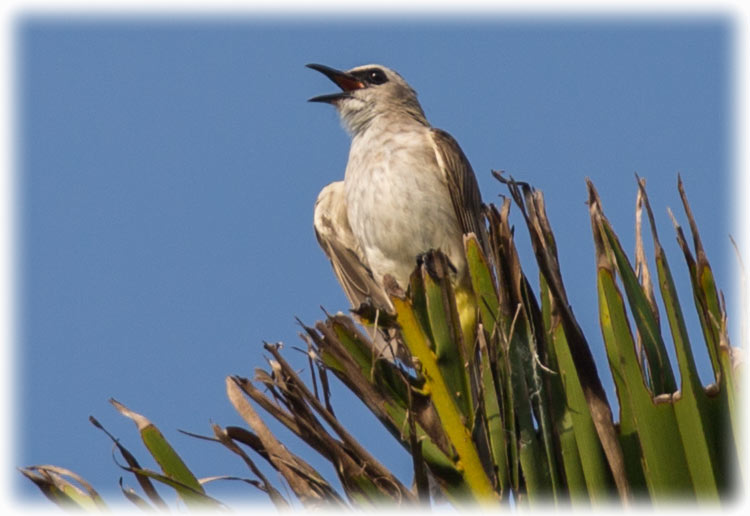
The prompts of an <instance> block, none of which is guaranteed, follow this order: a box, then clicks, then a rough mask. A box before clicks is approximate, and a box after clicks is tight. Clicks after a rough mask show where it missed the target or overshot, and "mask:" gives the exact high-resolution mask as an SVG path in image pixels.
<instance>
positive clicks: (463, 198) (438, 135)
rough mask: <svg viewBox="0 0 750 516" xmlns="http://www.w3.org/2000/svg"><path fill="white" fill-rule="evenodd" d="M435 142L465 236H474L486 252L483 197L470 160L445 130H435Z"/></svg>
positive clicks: (433, 130) (433, 134)
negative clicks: (470, 234)
mask: <svg viewBox="0 0 750 516" xmlns="http://www.w3.org/2000/svg"><path fill="white" fill-rule="evenodd" d="M432 139H433V142H434V144H435V152H436V153H437V157H438V164H439V165H440V166H441V168H442V169H443V172H444V174H445V178H446V180H447V182H448V190H449V191H450V195H451V201H452V202H453V209H454V210H455V211H456V217H457V218H458V221H459V223H460V224H461V230H462V231H463V232H464V234H467V233H474V234H475V235H476V237H477V239H478V240H479V244H480V245H481V246H482V248H483V249H485V250H486V249H487V247H486V241H487V237H486V234H485V233H486V229H485V226H484V222H483V220H484V219H483V218H482V196H481V194H480V193H479V185H478V184H477V178H476V177H475V176H474V170H472V168H471V164H470V163H469V160H468V159H466V155H465V154H464V152H463V151H462V150H461V147H459V145H458V142H456V140H455V139H454V138H453V137H452V136H451V135H450V134H448V133H446V132H445V131H443V130H441V129H432Z"/></svg>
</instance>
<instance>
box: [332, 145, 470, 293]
mask: <svg viewBox="0 0 750 516" xmlns="http://www.w3.org/2000/svg"><path fill="white" fill-rule="evenodd" d="M397 158H398V157H396V158H394V157H392V159H390V160H387V159H382V157H381V159H377V156H376V157H373V158H372V159H369V160H368V162H369V163H370V164H369V165H368V166H365V167H360V168H359V169H356V170H355V172H356V173H354V174H352V173H350V170H347V178H346V181H345V184H346V194H347V205H348V212H349V221H350V224H351V226H352V232H353V233H354V235H355V237H356V238H357V240H358V241H359V242H360V245H361V248H362V251H363V253H364V255H365V257H366V258H367V262H368V264H369V265H370V268H371V270H372V272H373V274H374V276H375V278H376V279H377V280H378V281H382V278H383V276H384V275H385V274H390V275H391V276H393V277H394V278H395V279H396V281H397V282H398V284H399V285H400V286H401V287H402V288H404V289H405V288H406V287H407V285H408V282H409V275H410V274H411V272H412V271H413V270H414V267H415V265H416V258H417V256H418V255H420V254H422V253H424V252H426V251H429V250H430V249H441V250H442V251H443V252H445V253H446V254H447V255H448V257H449V258H450V260H451V262H452V263H453V264H454V265H456V267H458V268H462V267H463V265H464V258H463V239H462V233H461V230H460V227H459V225H458V222H457V220H456V215H455V211H454V209H453V205H452V202H451V199H450V195H449V194H448V190H447V186H446V185H445V183H444V180H443V178H442V177H440V172H439V169H438V168H437V164H434V167H433V166H431V165H432V163H429V162H427V163H425V162H424V161H417V162H409V160H408V159H407V160H399V159H397ZM426 165H427V166H426Z"/></svg>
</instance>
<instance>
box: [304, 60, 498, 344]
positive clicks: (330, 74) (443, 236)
mask: <svg viewBox="0 0 750 516" xmlns="http://www.w3.org/2000/svg"><path fill="white" fill-rule="evenodd" d="M307 67H308V68H311V69H313V70H315V71H318V72H320V73H322V74H323V75H325V76H326V77H327V78H328V79H330V80H331V81H332V82H334V83H335V84H336V85H337V86H338V87H339V88H340V90H341V91H339V92H337V93H332V94H326V95H319V96H316V97H313V98H310V99H309V101H310V102H318V103H327V104H331V105H333V106H334V107H335V108H336V110H337V111H338V114H339V116H340V118H341V122H342V125H343V126H344V128H345V129H346V130H347V132H348V133H349V134H350V136H351V146H350V149H349V157H348V162H347V165H346V171H345V173H344V179H343V181H336V182H333V183H331V184H329V185H327V186H326V187H325V188H323V190H322V191H321V192H320V194H319V196H318V198H317V200H316V202H315V208H314V214H313V226H314V230H315V234H316V237H317V240H318V243H319V244H320V246H321V248H322V249H323V251H324V252H325V254H326V255H327V256H328V258H329V260H330V261H331V265H332V267H333V270H334V273H335V275H336V277H337V279H338V281H339V283H340V284H341V285H342V288H343V290H344V292H345V294H346V296H347V298H348V299H349V301H350V303H351V304H352V306H353V307H354V308H356V307H358V306H360V305H361V304H362V303H365V302H369V303H372V304H373V305H374V306H375V307H376V308H378V309H380V310H384V311H386V312H392V311H393V305H392V303H391V301H390V299H389V297H388V295H387V294H386V289H385V286H384V285H385V282H386V278H387V277H390V278H392V279H393V280H395V282H396V283H397V284H398V286H399V287H400V288H401V289H403V290H404V291H405V290H406V289H407V287H408V286H409V278H410V275H411V273H412V271H413V270H414V268H415V267H416V265H417V263H418V262H417V260H418V258H419V257H420V256H422V255H424V254H425V253H427V252H428V251H430V250H433V249H439V250H440V251H442V252H443V253H444V255H445V256H446V257H447V258H448V260H449V262H450V264H451V265H452V268H453V270H454V271H455V272H454V274H453V275H452V279H453V284H454V290H455V293H456V306H457V309H458V313H459V318H460V321H461V326H462V333H463V335H464V339H467V338H471V336H472V335H473V334H474V333H473V328H474V326H475V324H476V318H477V305H476V301H475V298H474V295H473V292H472V289H471V280H470V277H469V271H468V267H467V263H466V257H465V253H464V235H466V234H471V233H473V234H474V235H476V237H477V239H478V240H479V242H480V246H481V247H484V246H485V244H484V242H485V241H486V238H487V237H486V236H485V227H484V225H483V222H482V221H483V219H482V209H483V205H482V200H481V195H480V191H479V186H478V184H477V180H476V176H475V175H474V171H473V169H472V167H471V165H470V163H469V160H468V159H467V158H466V155H465V154H464V152H463V151H462V150H461V147H460V146H459V145H458V143H457V142H456V140H455V139H454V138H453V137H452V136H451V135H450V134H448V133H447V132H445V131H443V130H441V129H437V128H434V127H432V126H431V125H430V123H429V122H428V121H427V118H426V116H425V114H424V111H423V109H422V107H421V105H420V103H419V101H418V99H417V93H416V91H415V90H414V89H413V88H412V87H411V86H409V84H408V83H407V82H406V81H405V80H404V78H403V77H402V76H401V75H399V74H398V73H397V72H396V71H394V70H392V69H390V68H387V67H385V66H382V65H377V64H368V65H363V66H357V67H355V68H351V69H349V70H337V69H335V68H331V67H329V66H325V65H321V64H308V65H307Z"/></svg>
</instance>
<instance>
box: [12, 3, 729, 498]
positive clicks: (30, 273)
mask: <svg viewBox="0 0 750 516" xmlns="http://www.w3.org/2000/svg"><path fill="white" fill-rule="evenodd" d="M15 42H16V60H17V68H16V71H15V87H16V91H17V92H18V97H17V102H16V110H15V115H16V116H15V130H14V134H16V135H17V140H16V144H17V146H16V158H17V159H16V164H17V167H16V200H17V208H16V214H17V221H18V225H17V234H18V240H17V242H18V249H17V251H18V253H17V258H16V261H17V265H18V268H17V279H16V288H17V291H16V299H17V300H18V302H19V303H18V320H17V324H16V326H17V343H16V348H15V349H16V352H15V357H16V360H17V370H18V371H20V374H17V375H16V385H15V386H14V387H15V389H14V391H15V400H14V401H15V404H16V407H17V409H18V415H19V419H18V428H17V429H16V431H15V433H14V435H15V438H16V439H17V441H18V446H16V447H15V449H16V450H17V453H16V457H15V458H14V459H13V464H12V465H13V466H18V465H29V464H39V463H51V464H56V465H60V466H64V467H68V468H71V469H73V470H74V471H76V472H78V473H79V474H81V475H83V476H84V477H85V478H87V479H89V480H90V481H91V482H92V483H93V484H94V486H95V487H96V488H97V489H99V490H100V491H101V492H103V493H105V494H108V495H109V496H108V498H109V499H110V500H120V499H121V495H120V494H119V493H118V492H117V491H118V490H119V488H118V486H117V479H118V478H119V477H120V476H122V475H123V473H122V472H121V471H120V470H119V469H118V468H117V466H116V465H115V464H114V463H113V461H112V458H111V445H110V442H109V441H108V439H107V438H106V437H105V436H104V435H103V434H101V433H100V432H99V431H98V430H96V429H95V428H93V427H92V426H91V425H90V424H89V423H88V421H87V418H88V416H89V415H94V416H96V417H97V418H98V419H99V420H100V421H102V423H103V424H104V425H105V426H106V427H107V428H108V429H109V430H110V431H112V432H113V433H114V434H115V435H117V436H119V437H120V438H121V439H122V441H123V443H124V444H125V445H126V446H128V447H129V448H130V449H131V451H134V452H136V453H137V455H138V456H139V458H141V459H142V460H143V462H144V463H145V464H147V465H152V464H151V463H150V462H149V461H148V460H147V457H146V452H145V451H144V450H143V449H142V447H141V445H140V442H139V439H138V435H137V433H136V431H135V427H134V426H133V425H132V423H131V422H129V421H127V420H125V419H124V418H122V417H121V416H119V415H118V414H117V413H116V412H115V410H114V409H113V408H112V407H111V406H110V405H109V404H108V403H107V399H108V398H109V397H114V398H117V399H118V400H119V401H121V402H123V403H124V404H125V405H127V406H129V407H130V408H131V409H133V410H136V411H138V412H140V413H142V414H144V415H146V416H147V417H149V418H151V419H152V421H153V422H154V423H156V424H157V425H158V426H159V427H160V429H161V430H162V431H163V432H164V434H165V435H166V436H167V438H168V439H170V440H171V441H172V443H173V445H174V446H175V447H176V448H177V449H178V451H179V452H180V453H181V454H182V455H183V457H184V458H185V460H186V462H187V463H188V465H189V466H191V467H192V468H193V470H194V471H195V472H196V474H197V475H199V476H212V475H218V474H235V475H243V476H249V473H248V472H247V471H246V469H245V467H244V465H243V464H242V463H241V462H240V461H239V460H238V459H237V458H236V457H234V456H233V455H231V454H230V453H229V452H227V451H225V450H224V449H222V448H220V447H218V446H212V445H211V444H210V443H205V442H202V441H196V440H194V439H192V438H190V437H187V436H184V435H181V434H179V433H178V432H177V430H178V429H184V430H189V431H193V432H197V433H204V434H209V433H210V427H209V423H210V422H216V423H218V424H220V425H241V424H242V421H241V419H240V417H239V416H238V415H237V414H236V413H235V412H234V411H233V409H232V407H231V406H230V404H229V402H228V401H227V399H226V396H225V393H224V378H225V377H226V376H227V375H229V374H239V375H244V376H252V374H253V370H254V368H256V367H265V366H266V363H265V359H264V355H263V353H262V342H263V341H269V342H276V341H282V342H284V343H285V345H286V348H285V349H286V353H285V356H286V357H287V358H288V359H289V360H290V361H292V362H293V363H295V364H297V365H298V367H299V368H300V369H302V368H306V367H307V362H306V360H305V359H304V357H303V356H302V355H301V354H300V353H298V352H297V351H295V350H294V349H293V347H294V346H301V345H303V343H302V341H301V340H300V339H299V337H298V336H297V333H298V331H299V328H298V326H297V325H296V323H295V320H294V318H295V316H297V317H299V318H300V319H301V320H303V321H305V322H306V323H313V322H314V321H316V320H318V319H320V318H321V317H322V315H323V314H322V311H321V310H320V308H319V307H321V306H322V307H325V308H326V309H327V310H328V311H332V312H335V311H338V310H345V309H346V308H347V303H346V299H345V297H344V295H343V294H342V292H341V291H340V289H339V287H338V285H337V284H336V282H335V279H334V277H333V274H332V272H331V270H330V267H329V264H328V262H327V260H326V258H325V256H324V255H323V254H322V252H321V251H320V250H319V248H318V246H317V242H316V241H315V237H314V235H313V231H312V209H313V203H314V201H315V198H316V197H317V194H318V192H319V191H320V189H321V188H322V187H323V186H325V185H326V184H327V183H329V182H331V181H334V180H339V179H341V178H342V177H343V171H344V167H345V164H346V160H347V152H348V145H349V140H348V136H347V135H346V133H345V132H344V131H343V129H342V128H341V127H340V124H339V122H338V119H337V116H336V114H335V112H334V110H333V108H331V107H330V106H325V105H319V104H309V103H307V102H306V99H308V98H310V97H312V96H315V95H318V94H323V93H330V92H332V91H333V90H334V89H335V86H333V85H332V84H331V83H330V82H329V81H327V80H326V79H325V77H323V76H321V75H320V74H318V73H316V72H314V71H312V70H309V69H306V68H305V67H304V65H305V64H306V63H310V62H316V63H323V64H327V65H330V66H333V67H339V68H349V67H353V66H356V65H360V64H366V63H381V64H385V65H387V66H389V67H392V68H394V69H396V70H398V71H399V72H400V73H401V74H402V75H403V76H404V77H405V78H406V80H407V81H409V82H410V84H411V85H412V86H413V87H414V88H415V89H416V90H417V91H418V92H419V98H420V101H421V103H422V106H423V108H424V110H425V112H426V114H427V117H428V119H429V120H430V121H431V123H432V124H433V125H434V126H436V127H440V128H442V129H445V130H447V131H448V132H450V133H451V134H452V135H453V136H454V137H456V139H457V140H458V141H459V143H460V144H461V146H462V148H463V149H464V151H465V153H466V154H467V156H468V157H469V159H470V161H471V162H472V164H473V167H474V170H475V172H476V175H477V177H478V180H479V184H480V188H481V190H482V194H483V198H484V200H485V202H500V199H499V198H498V195H499V194H502V193H504V189H503V186H502V185H500V184H499V183H497V182H496V181H495V180H494V179H493V178H492V176H491V174H490V170H491V169H502V170H505V171H507V172H508V173H509V174H511V175H512V176H514V177H515V178H517V179H520V180H524V181H528V182H530V183H532V184H533V185H534V186H536V187H537V188H539V189H541V190H542V191H543V192H544V194H545V198H546V202H547V210H548V214H549V216H550V220H551V222H552V225H553V229H554V230H555V232H556V236H557V242H558V247H559V253H560V259H561V265H562V270H563V276H564V279H565V280H566V283H567V288H568V294H569V297H570V300H571V303H572V305H573V310H574V312H575V314H576V315H577V316H578V318H579V322H580V324H581V326H582V328H583V330H584V332H585V333H586V335H587V337H588V339H589V342H590V344H591V346H592V348H593V351H594V355H595V356H596V358H597V364H598V366H599V371H600V374H601V375H602V377H603V381H604V384H605V385H607V386H608V387H609V386H611V384H612V381H611V377H610V375H609V371H608V369H607V367H606V362H605V358H604V352H603V347H602V343H601V334H600V332H599V329H598V320H597V315H596V310H595V306H596V285H595V271H594V257H593V243H592V239H591V235H590V226H589V220H588V212H587V209H586V206H585V205H584V201H585V200H586V190H585V183H584V178H586V177H589V178H591V179H592V180H593V182H594V183H595V185H596V186H597V188H598V189H599V193H600V195H601V197H602V201H603V204H604V209H605V213H606V214H607V215H608V217H609V218H610V220H611V221H612V223H613V224H614V226H615V229H616V230H617V231H618V233H619V235H620V238H621V241H622V242H623V244H624V245H625V246H626V247H627V248H628V249H632V248H633V239H634V231H633V224H634V216H633V212H634V205H635V193H636V183H635V179H634V174H635V173H638V174H639V175H640V176H641V177H644V178H646V179H647V182H648V183H647V184H648V192H649V194H650V200H651V203H652V206H653V207H654V210H655V212H656V216H657V218H658V229H659V232H660V237H661V240H662V243H663V245H664V246H665V248H666V250H667V253H668V255H669V256H670V258H671V261H670V263H671V265H672V268H673V271H674V274H675V275H676V277H677V280H678V281H679V282H680V288H679V293H680V295H681V299H682V300H683V303H684V306H685V309H686V311H687V312H688V313H689V318H690V322H691V325H690V330H691V331H692V335H694V337H695V342H694V347H695V348H696V355H697V356H698V359H699V360H700V361H701V365H700V368H701V371H702V373H703V375H704V380H705V381H708V379H709V374H708V371H709V366H708V363H707V358H706V353H705V350H704V349H703V348H702V346H701V341H702V339H701V338H700V334H699V332H698V329H697V325H696V317H695V315H694V314H693V312H692V308H691V307H692V298H691V294H690V290H689V287H688V285H687V276H686V272H685V270H684V267H683V266H682V264H681V261H680V260H681V253H680V252H679V249H678V248H677V246H676V244H675V240H674V232H673V230H672V227H671V223H670V221H669V218H668V216H667V213H666V207H667V206H669V207H671V208H672V210H673V211H674V213H675V215H676V216H677V218H678V220H679V221H680V222H681V223H682V224H684V225H685V224H686V222H687V221H686V219H685V217H684V216H683V214H682V210H681V206H680V202H679V197H678V194H677V189H676V181H677V173H678V172H679V173H681V174H682V178H683V180H684V182H685V187H686V190H687V193H688V196H689V199H690V201H691V204H692V208H693V211H694V213H695V216H696V218H697V221H698V224H699V226H700V228H702V229H703V234H702V236H703V241H704V245H705V247H706V249H707V251H708V253H709V259H711V261H712V265H713V266H714V269H715V273H716V276H717V279H718V282H719V284H720V286H722V287H723V288H724V289H725V291H726V292H727V293H732V290H731V288H730V287H731V286H732V284H733V282H732V279H733V278H734V277H735V273H734V270H733V268H732V267H733V260H734V256H733V253H732V250H731V246H730V243H729V239H728V235H729V234H730V232H731V233H733V235H734V236H735V238H738V237H740V236H742V235H738V234H737V230H736V228H734V227H733V226H732V224H733V222H734V221H733V213H732V210H731V201H732V187H733V184H734V183H733V169H732V167H733V161H732V152H733V149H732V138H733V133H732V127H733V125H732V124H733V122H734V121H733V119H732V108H733V100H732V95H733V91H732V86H733V77H732V73H733V70H732V63H733V54H732V23H731V19H730V18H722V17H717V16H713V17H700V18H647V19H638V18H632V19H630V20H629V21H628V22H615V21H613V19H609V20H608V19H595V18H594V19H587V20H585V21H583V20H576V19H564V18H547V19H544V20H539V19H533V18H529V19H524V18H518V17H516V18H502V17H500V16H499V15H492V16H488V17H484V18H482V19H479V18H454V19H449V18H436V19H433V20H419V19H409V20H408V21H396V19H395V18H394V19H390V18H387V17H381V18H377V19H366V18H352V19H337V20H335V21H325V20H322V19H320V20H312V19H304V18H301V17H299V18H292V17H287V18H283V17H281V18H253V17H251V16H247V17H232V18H231V19H230V18H221V17H206V18H200V17H193V18H189V19H182V20H181V21H175V20H170V19H169V18H166V17H161V18H156V17H154V18H148V17H140V18H131V19H126V18H117V17H112V18H108V19H103V18H89V19H78V20H76V19H74V18H70V17H68V18H54V17H50V16H46V17H33V16H26V17H22V18H20V19H19V21H18V23H17V24H16V26H15ZM513 213H514V217H515V218H514V221H515V223H516V226H517V232H516V234H517V240H518V245H519V247H520V251H521V254H522V260H523V261H524V263H525V264H528V271H527V273H528V274H529V276H530V277H531V279H532V282H535V281H536V272H535V271H536V269H535V267H534V265H533V260H532V255H531V253H530V252H529V246H528V243H527V241H526V233H525V229H524V228H523V226H522V225H521V219H520V218H519V217H518V214H517V212H515V211H514V212H513ZM646 234H647V238H650V236H648V233H646ZM649 248H650V246H649ZM730 316H731V314H730ZM668 342H671V341H670V340H668ZM305 370H306V369H305ZM608 392H609V395H610V401H613V399H614V397H613V391H612V389H611V388H610V389H609V391H608ZM334 402H335V403H336V404H337V406H340V407H343V409H339V410H338V415H339V417H340V418H341V420H342V421H343V422H344V423H345V425H346V426H347V427H349V428H350V429H351V430H352V432H353V433H354V434H355V435H356V436H357V437H359V438H360V439H361V441H362V442H363V443H364V444H365V445H367V446H370V447H376V449H377V450H379V452H380V455H379V456H380V457H381V458H382V460H383V462H384V463H385V464H386V465H387V466H389V467H391V468H394V470H395V471H396V472H397V473H398V474H399V476H400V477H401V478H402V480H403V481H404V482H406V483H407V484H410V483H411V472H410V462H409V459H408V456H407V455H406V453H405V452H403V450H401V448H400V447H399V446H398V445H396V443H395V441H393V439H392V438H391V437H390V436H389V435H387V434H386V433H385V432H381V431H380V430H379V429H378V428H377V427H378V426H379V425H378V423H377V422H376V420H375V419H374V418H373V417H371V416H369V414H368V413H367V412H365V411H363V410H361V409H360V408H359V407H358V406H357V404H356V403H355V402H354V400H353V398H352V397H351V396H350V395H348V394H347V393H346V392H345V391H344V389H343V388H339V386H338V385H336V389H335V391H334ZM273 428H275V429H278V426H273ZM279 433H280V435H281V436H282V437H284V436H285V435H287V434H285V433H283V432H282V431H281V430H279ZM292 444H294V443H292ZM292 449H293V451H296V452H298V453H300V454H302V455H303V456H304V457H305V458H306V459H307V460H309V461H310V462H312V463H313V464H314V465H318V466H320V467H321V468H323V469H322V470H321V471H322V472H323V473H324V474H326V475H327V476H329V477H330V478H332V477H333V475H332V474H331V473H332V471H331V469H330V468H329V467H328V466H325V465H324V464H325V463H324V461H323V460H322V459H317V458H316V457H315V454H314V452H312V451H311V450H309V449H306V448H305V447H304V446H299V445H293V446H292ZM258 462H261V460H260V459H259V461H258ZM152 466H153V465H152ZM274 478H275V477H274ZM126 480H127V484H129V485H131V486H135V482H133V481H132V480H131V479H130V478H126ZM14 486H15V488H16V492H17V494H19V495H21V496H24V497H27V496H32V497H38V496H41V495H38V496H37V495H36V493H35V490H36V488H35V487H34V486H33V485H31V483H29V482H27V481H25V480H24V479H22V478H20V475H17V476H16V477H14ZM209 492H210V493H211V494H214V495H216V496H218V497H219V498H225V499H233V498H236V497H240V496H242V497H255V498H256V499H258V500H264V498H263V497H262V495H261V494H259V493H258V492H257V491H254V490H253V489H252V488H250V487H247V486H245V485H241V484H236V483H226V484H215V485H212V486H210V487H209Z"/></svg>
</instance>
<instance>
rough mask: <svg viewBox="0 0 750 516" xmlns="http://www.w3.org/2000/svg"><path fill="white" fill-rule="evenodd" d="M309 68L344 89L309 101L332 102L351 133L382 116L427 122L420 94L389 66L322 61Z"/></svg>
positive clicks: (355, 132) (310, 65)
mask: <svg viewBox="0 0 750 516" xmlns="http://www.w3.org/2000/svg"><path fill="white" fill-rule="evenodd" d="M307 67H308V68H312V69H313V70H317V71H318V72H320V73H322V74H323V75H325V76H326V77H328V78H329V79H330V80H331V81H333V82H334V83H336V85H337V86H338V87H339V88H341V91H340V92H339V93H332V94H329V95H320V96H317V97H313V98H311V99H310V102H325V103H328V104H333V105H334V106H335V107H336V109H337V110H338V112H339V115H340V116H341V120H342V122H343V123H344V126H345V127H346V128H347V130H348V131H349V132H351V133H352V134H357V133H359V132H360V131H362V130H364V129H365V128H366V127H367V126H368V125H369V124H370V122H371V121H372V120H374V119H375V118H376V117H378V116H381V115H390V116H397V117H400V116H404V117H408V118H411V119H414V120H415V121H417V122H419V123H423V124H427V120H426V119H425V116H424V112H423V111H422V107H421V106H420V105H419V101H417V93H416V92H415V91H414V90H413V89H412V88H411V86H409V84H408V83H407V82H406V81H405V80H404V79H403V77H401V76H400V75H399V74H398V73H396V72H395V71H393V70H391V69H390V68H386V67H385V66H381V65H372V64H371V65H364V66H357V67H355V68H352V69H351V70H346V71H342V70H336V69H335V68H330V67H328V66H324V65H319V64H309V65H307Z"/></svg>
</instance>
